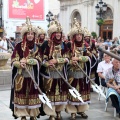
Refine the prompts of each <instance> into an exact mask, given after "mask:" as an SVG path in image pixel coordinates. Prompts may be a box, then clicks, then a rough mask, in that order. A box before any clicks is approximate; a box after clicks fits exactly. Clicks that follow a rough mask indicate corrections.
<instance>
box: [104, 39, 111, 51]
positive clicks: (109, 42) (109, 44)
mask: <svg viewBox="0 0 120 120" xmlns="http://www.w3.org/2000/svg"><path fill="white" fill-rule="evenodd" d="M104 45H105V46H106V45H107V46H108V50H110V47H112V42H111V41H110V39H107V40H106V42H104Z"/></svg>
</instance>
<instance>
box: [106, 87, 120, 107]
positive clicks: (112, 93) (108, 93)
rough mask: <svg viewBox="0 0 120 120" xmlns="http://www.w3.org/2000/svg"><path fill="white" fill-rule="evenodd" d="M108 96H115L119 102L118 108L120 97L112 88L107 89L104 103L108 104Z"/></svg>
mask: <svg viewBox="0 0 120 120" xmlns="http://www.w3.org/2000/svg"><path fill="white" fill-rule="evenodd" d="M110 95H116V96H117V98H118V101H119V106H120V95H119V94H118V93H117V92H116V91H115V90H114V89H113V88H109V89H108V91H107V95H106V102H108V100H109V97H110Z"/></svg>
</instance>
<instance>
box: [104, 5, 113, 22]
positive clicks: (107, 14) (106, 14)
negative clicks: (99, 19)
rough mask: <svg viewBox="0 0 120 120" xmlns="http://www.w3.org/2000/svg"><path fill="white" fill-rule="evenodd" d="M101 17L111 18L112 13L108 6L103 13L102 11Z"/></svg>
mask: <svg viewBox="0 0 120 120" xmlns="http://www.w3.org/2000/svg"><path fill="white" fill-rule="evenodd" d="M103 19H104V20H113V13H112V10H111V9H110V8H109V7H108V8H107V11H106V12H105V13H103Z"/></svg>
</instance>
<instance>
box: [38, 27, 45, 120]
mask: <svg viewBox="0 0 120 120" xmlns="http://www.w3.org/2000/svg"><path fill="white" fill-rule="evenodd" d="M37 28H38V31H37V36H36V37H37V38H36V45H37V46H38V48H39V52H40V57H41V59H42V60H43V48H42V45H43V43H44V42H45V36H46V32H45V30H43V29H42V28H41V27H40V26H38V27H37ZM40 71H42V68H40ZM39 77H40V80H41V82H40V84H39V85H40V86H39V87H40V88H41V90H42V91H43V92H45V91H44V86H43V77H42V76H41V75H39ZM40 115H42V116H44V115H45V113H44V111H43V104H41V107H40V114H39V115H38V116H37V118H40Z"/></svg>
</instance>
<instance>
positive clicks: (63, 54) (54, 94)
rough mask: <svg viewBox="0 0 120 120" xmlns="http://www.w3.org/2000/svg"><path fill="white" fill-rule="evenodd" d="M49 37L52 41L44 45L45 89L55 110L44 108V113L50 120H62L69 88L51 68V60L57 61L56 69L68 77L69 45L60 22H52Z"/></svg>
mask: <svg viewBox="0 0 120 120" xmlns="http://www.w3.org/2000/svg"><path fill="white" fill-rule="evenodd" d="M57 33H60V35H61V37H60V39H57V38H56V34H57ZM48 35H49V37H50V41H46V42H45V43H44V44H43V48H44V61H43V64H44V65H43V68H42V69H44V71H45V72H44V73H43V74H42V75H43V77H44V89H45V91H46V95H47V96H48V98H49V99H50V101H51V104H52V106H53V110H51V109H49V108H48V107H47V106H46V105H45V106H44V112H45V113H46V114H47V115H49V116H50V118H49V120H55V116H56V113H57V118H58V119H61V115H60V112H61V111H63V110H64V109H65V105H66V104H67V94H68V88H67V86H66V84H65V82H64V81H63V80H62V77H61V76H60V75H59V74H58V73H57V71H56V70H55V69H54V68H53V67H49V62H50V60H53V59H54V60H56V61H57V63H56V64H55V67H56V69H57V70H58V71H59V72H60V73H61V74H62V75H63V76H64V77H65V76H66V64H67V62H68V59H67V58H68V48H67V45H66V44H65V43H64V42H62V28H61V25H60V23H59V22H58V21H56V20H54V21H52V22H51V24H50V27H49V29H48Z"/></svg>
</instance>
